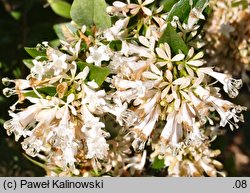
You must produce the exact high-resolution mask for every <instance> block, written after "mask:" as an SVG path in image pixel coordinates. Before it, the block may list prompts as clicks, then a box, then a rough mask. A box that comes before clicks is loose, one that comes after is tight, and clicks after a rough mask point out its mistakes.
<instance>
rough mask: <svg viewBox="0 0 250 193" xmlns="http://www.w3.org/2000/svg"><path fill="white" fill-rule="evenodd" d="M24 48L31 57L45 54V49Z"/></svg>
mask: <svg viewBox="0 0 250 193" xmlns="http://www.w3.org/2000/svg"><path fill="white" fill-rule="evenodd" d="M24 49H25V51H26V52H27V53H28V54H29V55H30V56H31V57H33V58H35V57H37V56H46V53H45V51H39V50H38V49H37V48H31V47H24Z"/></svg>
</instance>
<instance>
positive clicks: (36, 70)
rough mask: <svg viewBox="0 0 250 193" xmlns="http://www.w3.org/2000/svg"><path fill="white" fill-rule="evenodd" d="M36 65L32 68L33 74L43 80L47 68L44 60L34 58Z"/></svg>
mask: <svg viewBox="0 0 250 193" xmlns="http://www.w3.org/2000/svg"><path fill="white" fill-rule="evenodd" d="M32 62H33V64H34V66H33V67H32V68H31V74H33V76H34V77H35V78H36V79H37V80H42V78H43V76H44V75H45V73H46V71H47V68H46V66H45V65H44V63H43V62H40V61H37V60H32Z"/></svg>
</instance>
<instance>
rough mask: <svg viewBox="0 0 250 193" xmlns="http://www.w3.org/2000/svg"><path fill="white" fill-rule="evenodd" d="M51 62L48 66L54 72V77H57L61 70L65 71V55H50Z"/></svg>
mask: <svg viewBox="0 0 250 193" xmlns="http://www.w3.org/2000/svg"><path fill="white" fill-rule="evenodd" d="M51 56H52V62H51V63H50V64H49V68H51V69H53V70H54V75H55V76H56V75H59V74H60V73H61V72H62V71H63V70H65V69H67V67H68V64H67V63H66V57H67V56H66V54H62V55H61V56H58V55H56V54H54V53H52V54H51Z"/></svg>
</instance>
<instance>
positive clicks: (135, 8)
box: [128, 0, 154, 16]
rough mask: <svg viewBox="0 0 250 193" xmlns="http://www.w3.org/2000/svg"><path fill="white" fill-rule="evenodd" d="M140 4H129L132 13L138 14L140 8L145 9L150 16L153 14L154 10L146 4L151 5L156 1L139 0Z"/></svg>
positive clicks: (144, 11)
mask: <svg viewBox="0 0 250 193" xmlns="http://www.w3.org/2000/svg"><path fill="white" fill-rule="evenodd" d="M137 1H138V4H128V8H130V9H131V10H130V13H131V14H132V15H136V14H137V13H138V12H139V11H140V10H142V11H143V13H145V14H146V15H148V16H151V15H152V11H151V10H150V9H149V8H147V7H146V5H149V4H151V3H153V2H154V0H146V1H142V0H137Z"/></svg>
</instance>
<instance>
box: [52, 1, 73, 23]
mask: <svg viewBox="0 0 250 193" xmlns="http://www.w3.org/2000/svg"><path fill="white" fill-rule="evenodd" d="M48 3H49V4H50V7H51V9H52V10H53V11H54V12H55V13H56V14H57V15H60V16H61V17H65V18H68V19H71V16H70V9H71V5H70V4H69V3H68V2H66V1H63V0H48Z"/></svg>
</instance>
